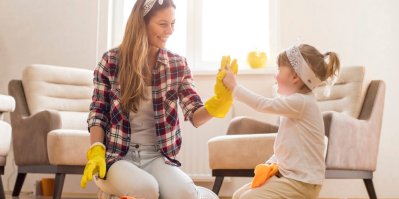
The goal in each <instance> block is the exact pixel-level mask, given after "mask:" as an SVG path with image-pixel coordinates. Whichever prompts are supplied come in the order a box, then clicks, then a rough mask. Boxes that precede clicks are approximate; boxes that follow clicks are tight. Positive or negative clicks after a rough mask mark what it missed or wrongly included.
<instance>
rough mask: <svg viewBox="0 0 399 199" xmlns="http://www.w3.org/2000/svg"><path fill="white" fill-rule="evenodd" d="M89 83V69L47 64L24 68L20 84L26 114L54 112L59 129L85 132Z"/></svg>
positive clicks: (91, 85) (89, 92) (90, 86)
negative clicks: (26, 109)
mask: <svg viewBox="0 0 399 199" xmlns="http://www.w3.org/2000/svg"><path fill="white" fill-rule="evenodd" d="M92 80H93V72H92V71H90V70H85V69H79V68H70V67H61V66H47V65H32V66H29V67H27V68H26V69H25V70H24V72H23V75H22V83H23V89H24V93H25V96H26V102H27V104H28V107H29V111H30V114H31V115H34V114H36V113H38V112H40V111H43V110H55V111H58V112H59V114H60V117H61V121H62V122H61V125H62V128H67V129H81V130H85V129H87V123H86V120H87V114H88V109H89V106H90V102H91V95H92V92H93V83H92Z"/></svg>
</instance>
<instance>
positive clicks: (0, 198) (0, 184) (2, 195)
mask: <svg viewBox="0 0 399 199" xmlns="http://www.w3.org/2000/svg"><path fill="white" fill-rule="evenodd" d="M0 199H6V194H5V193H4V188H3V182H2V180H1V175H0Z"/></svg>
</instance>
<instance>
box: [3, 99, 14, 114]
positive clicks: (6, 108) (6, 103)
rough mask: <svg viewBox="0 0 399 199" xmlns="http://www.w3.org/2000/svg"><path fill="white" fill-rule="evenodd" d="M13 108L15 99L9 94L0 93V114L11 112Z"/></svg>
mask: <svg viewBox="0 0 399 199" xmlns="http://www.w3.org/2000/svg"><path fill="white" fill-rule="evenodd" d="M14 109H15V100H14V98H13V97H11V96H7V95H0V114H1V113H2V112H12V111H14Z"/></svg>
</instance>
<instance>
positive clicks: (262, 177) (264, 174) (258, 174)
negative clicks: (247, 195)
mask: <svg viewBox="0 0 399 199" xmlns="http://www.w3.org/2000/svg"><path fill="white" fill-rule="evenodd" d="M277 171H278V166H277V164H258V165H257V166H256V167H255V176H254V179H253V180H252V184H251V188H256V187H260V186H262V185H263V184H265V182H266V181H267V180H268V179H269V178H271V177H272V176H274V175H276V173H277Z"/></svg>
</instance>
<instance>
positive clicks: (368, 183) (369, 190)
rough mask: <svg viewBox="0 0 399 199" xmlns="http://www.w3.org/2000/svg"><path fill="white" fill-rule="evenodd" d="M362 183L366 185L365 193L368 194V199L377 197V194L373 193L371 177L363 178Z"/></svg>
mask: <svg viewBox="0 0 399 199" xmlns="http://www.w3.org/2000/svg"><path fill="white" fill-rule="evenodd" d="M363 181H364V185H366V189H367V193H368V194H369V197H370V199H377V195H376V194H375V190H374V185H373V180H372V179H363Z"/></svg>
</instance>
